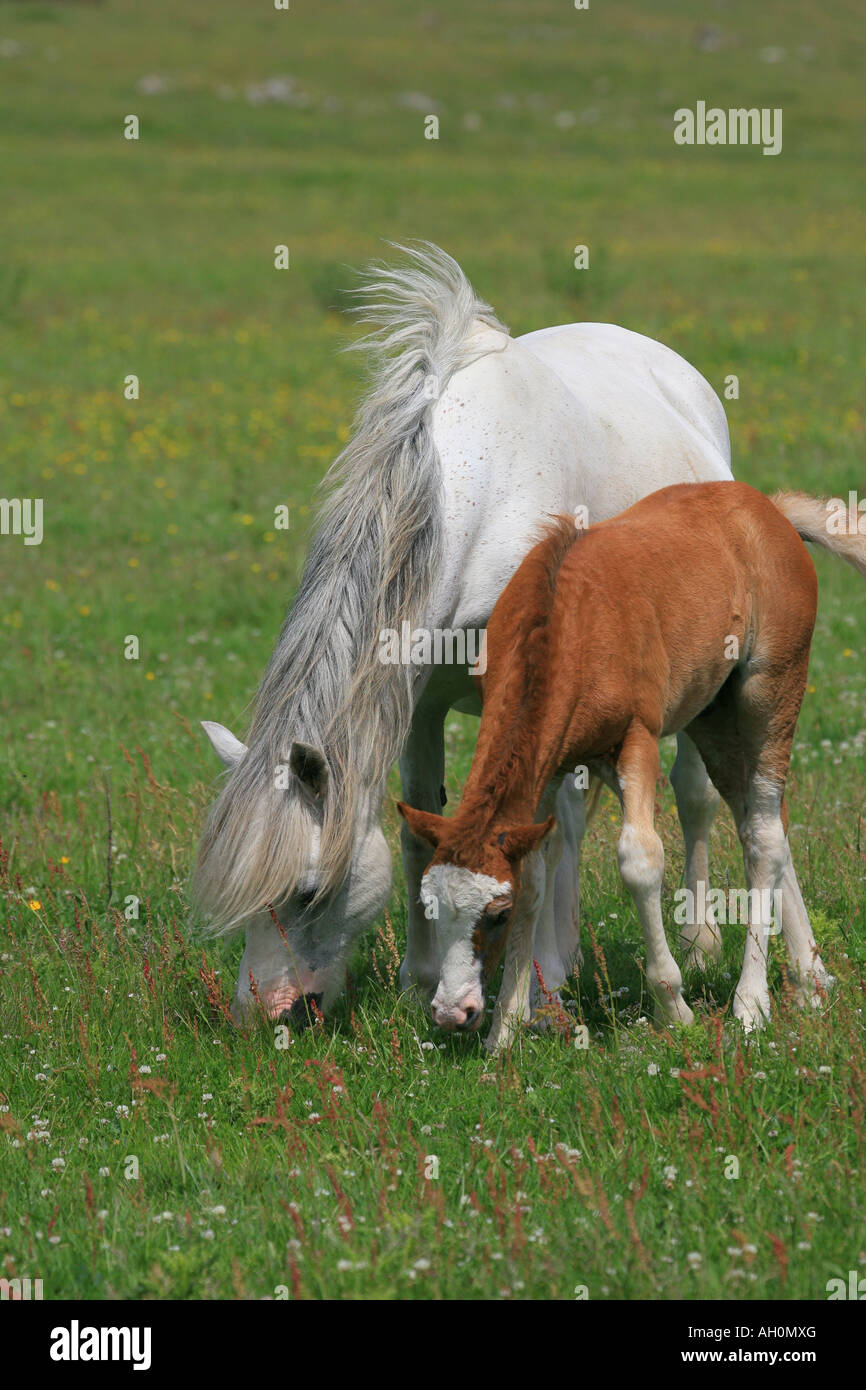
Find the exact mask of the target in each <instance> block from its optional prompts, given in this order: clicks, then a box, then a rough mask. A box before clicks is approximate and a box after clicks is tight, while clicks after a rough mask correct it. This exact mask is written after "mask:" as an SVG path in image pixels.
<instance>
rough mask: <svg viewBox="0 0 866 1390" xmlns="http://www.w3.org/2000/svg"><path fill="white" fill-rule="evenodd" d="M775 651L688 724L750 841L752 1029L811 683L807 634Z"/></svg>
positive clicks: (763, 983) (737, 1007) (758, 1021)
mask: <svg viewBox="0 0 866 1390" xmlns="http://www.w3.org/2000/svg"><path fill="white" fill-rule="evenodd" d="M810 631H811V629H810ZM774 655H775V653H773V651H772V648H771V647H770V644H769V641H768V642H767V646H766V648H765V650H764V651H763V652H761V653H759V654H753V656H752V658H751V659H750V661H749V663H748V664H747V665H745V666H743V667H741V668H738V669H737V670H735V671H734V673H733V674H732V675H731V678H730V679H729V681H728V682H727V684H726V685H725V686H723V687H722V689H721V690H720V691H719V693H718V695H717V697H716V699H715V700H714V701H713V703H712V705H711V706H709V708H708V709H706V710H704V711H703V712H702V713H701V714H699V715H698V717H697V719H695V720H693V722H692V723H691V724H690V725H689V728H688V732H689V734H690V735H691V737H692V738H693V739H694V741H695V744H696V745H697V748H698V751H699V752H700V754H701V757H702V758H703V760H704V763H705V764H706V767H707V771H708V772H709V774H710V776H711V777H712V779H713V781H714V783H715V785H716V786H717V787H718V789H719V791H720V792H721V794H722V796H723V797H724V798H725V800H726V801H727V803H728V805H729V806H730V808H731V811H732V813H733V816H734V821H735V823H736V826H737V831H738V833H739V836H740V843H741V844H742V847H743V864H744V867H745V871H746V884H747V887H748V890H749V892H748V903H749V910H748V918H749V920H748V928H747V932H746V949H745V957H744V960H743V969H742V973H741V975H740V979H739V983H738V984H737V989H736V992H735V996H734V1006H733V1011H734V1016H735V1017H736V1018H739V1019H740V1020H741V1022H742V1024H743V1026H744V1028H745V1029H746V1031H747V1032H749V1031H750V1030H751V1029H753V1028H757V1027H760V1026H761V1025H762V1024H763V1023H764V1021H765V1019H767V1018H769V1016H770V996H769V991H768V989H767V951H768V947H769V937H770V935H771V933H772V931H773V904H774V896H773V895H774V893H775V892H776V890H777V889H778V888H779V887H780V886H781V885H782V880H783V877H784V874H785V870H786V867H787V865H788V864H789V863H790V851H789V849H788V841H787V836H786V833H785V818H784V817H785V813H784V790H785V779H786V777H787V774H788V764H789V762H790V758H791V744H792V743H793V739H794V729H795V726H796V721H797V715H798V713H799V709H800V702H801V700H802V698H803V690H804V689H805V685H806V670H807V666H808V660H809V652H808V640H806V641H805V642H804V643H802V644H801V645H800V646H799V648H794V649H790V648H786V649H785V650H784V651H783V652H782V653H781V655H780V656H779V657H777V658H776V659H775V660H774V659H773V658H774ZM791 873H792V874H793V869H792V870H791ZM795 881H796V880H795ZM798 891H799V890H798Z"/></svg>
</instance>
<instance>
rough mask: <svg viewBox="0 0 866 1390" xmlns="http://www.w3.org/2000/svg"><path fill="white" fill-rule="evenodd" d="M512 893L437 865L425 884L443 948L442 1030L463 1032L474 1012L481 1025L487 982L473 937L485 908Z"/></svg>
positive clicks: (438, 1011)
mask: <svg viewBox="0 0 866 1390" xmlns="http://www.w3.org/2000/svg"><path fill="white" fill-rule="evenodd" d="M511 892H512V885H511V884H510V883H500V881H499V880H498V879H495V878H491V877H490V875H489V874H476V873H473V872H472V870H471V869H461V868H459V867H458V866H457V865H456V864H434V865H433V866H432V867H431V868H430V869H428V870H427V872H426V874H425V875H424V877H423V879H422V880H421V901H422V902H423V903H430V902H432V903H434V904H435V907H436V912H437V914H438V915H437V916H436V917H435V918H434V920H435V922H436V940H437V944H438V947H439V962H440V963H439V986H438V988H437V990H436V994H435V996H434V998H433V1006H432V1007H433V1019H434V1022H436V1023H438V1024H439V1026H440V1028H448V1029H453V1028H460V1027H462V1026H463V1025H464V1024H465V1023H466V1020H467V1017H468V1016H469V1014H470V1011H474V1012H475V1013H476V1014H477V1016H478V1021H479V1022H480V1020H481V1013H482V1010H483V1008H484V980H483V978H482V973H481V961H480V960H479V959H478V957H477V956H476V954H475V948H474V946H473V944H472V934H473V932H474V931H475V928H476V926H477V924H478V921H479V919H480V917H481V916H482V914H483V912H484V909H485V907H486V906H487V904H488V903H489V902H492V901H493V900H494V898H503V897H505V896H506V895H508V894H510V893H511Z"/></svg>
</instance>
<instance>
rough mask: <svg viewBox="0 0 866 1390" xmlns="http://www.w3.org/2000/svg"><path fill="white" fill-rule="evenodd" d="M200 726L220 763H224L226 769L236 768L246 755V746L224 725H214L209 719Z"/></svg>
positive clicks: (204, 720)
mask: <svg viewBox="0 0 866 1390" xmlns="http://www.w3.org/2000/svg"><path fill="white" fill-rule="evenodd" d="M201 726H202V728H203V729H204V731H205V733H206V734H207V736H208V738H209V739H210V741H211V746H212V747H213V750H214V752H215V753H216V755H217V757H218V758H219V760H220V762H221V763H225V765H226V767H236V766H237V764H238V763H239V762H240V760H241V758H242V757H243V756H244V753H246V751H247V745H246V744H245V743H241V741H240V739H239V738H235V736H234V734H233V733H232V731H231V729H227V728H226V727H225V725H224V724H215V723H214V722H213V720H211V719H203V720H202V721H201Z"/></svg>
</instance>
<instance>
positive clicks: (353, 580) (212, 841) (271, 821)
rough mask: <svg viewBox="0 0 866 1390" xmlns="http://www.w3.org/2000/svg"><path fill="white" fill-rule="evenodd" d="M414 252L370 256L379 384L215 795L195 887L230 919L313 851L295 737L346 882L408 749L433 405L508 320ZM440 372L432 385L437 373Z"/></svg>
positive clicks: (426, 557)
mask: <svg viewBox="0 0 866 1390" xmlns="http://www.w3.org/2000/svg"><path fill="white" fill-rule="evenodd" d="M397 249H399V250H401V251H403V252H405V253H406V254H407V255H408V257H409V265H408V266H407V267H405V268H402V269H395V268H393V267H388V266H385V265H375V266H372V267H371V268H370V269H369V270H368V272H367V274H366V278H365V280H364V281H363V283H362V284H361V287H360V289H359V290H358V291H356V293H357V294H358V295H359V296H360V297H361V307H360V308H359V309H358V310H357V316H358V318H359V319H360V320H361V321H362V322H365V323H370V324H373V325H374V326H375V331H374V332H373V333H371V334H370V335H368V336H367V337H366V338H364V339H362V340H361V342H360V343H357V344H354V345H353V346H354V347H361V348H363V349H365V350H366V352H367V353H368V355H369V357H370V360H371V365H372V372H371V384H370V388H369V390H368V393H367V395H366V397H365V398H364V400H363V401H362V402H361V405H360V408H359V410H358V414H357V416H356V420H355V428H354V433H353V436H352V438H351V440H350V442H349V443H348V444H347V446H346V448H345V449H344V450H343V452H342V453H341V454H340V456H339V457H338V458H337V459H336V460H335V462H334V464H333V465H332V467H331V469H330V470H329V472H328V474H327V475H326V477H325V479H324V482H323V485H322V488H323V494H324V500H323V505H322V510H321V515H320V521H319V526H318V529H317V531H316V533H315V535H314V537H313V540H312V543H311V545H310V550H309V554H308V556H307V561H306V564H305V566H304V571H303V575H302V578H301V583H300V587H299V589H298V593H297V596H296V598H295V601H294V604H293V605H292V608H291V610H290V611H289V614H288V616H287V618H286V620H285V623H284V625H283V629H282V631H281V633H280V636H279V639H278V641H277V644H276V647H275V649H274V652H273V655H272V656H271V660H270V663H269V665H268V668H267V670H266V672H265V675H264V677H263V679H262V682H261V685H260V686H259V690H258V693H257V695H256V698H255V703H254V710H253V718H252V726H251V729H250V733H249V737H248V745H249V747H248V751H247V753H246V754H245V756H244V757H243V758H242V760H241V761H240V763H239V764H238V765H237V766H236V768H235V769H234V771H233V773H232V775H231V777H230V778H229V780H228V782H227V783H226V784H225V786H224V788H223V790H222V792H221V794H220V796H219V797H218V799H217V801H216V803H215V804H214V806H213V807H212V809H211V812H210V816H209V818H208V821H207V825H206V827H205V830H204V834H203V837H202V841H201V846H200V850H199V859H198V865H197V869H196V875H195V880H194V894H195V897H196V899H197V901H198V903H199V904H200V905H201V906H202V907H203V908H204V909H205V910H206V912H207V913H208V916H209V928H210V930H212V931H226V930H229V929H231V928H232V927H233V926H236V925H238V924H239V923H240V922H241V921H242V920H243V919H244V918H245V917H248V916H250V915H251V914H252V913H254V912H256V911H259V910H262V909H263V908H265V907H266V906H267V905H268V904H269V903H272V902H277V901H278V900H280V899H282V898H283V897H284V896H285V895H286V894H287V893H288V892H291V891H292V890H293V889H294V887H295V886H296V885H297V881H298V878H299V875H300V873H301V872H302V871H303V870H304V869H305V867H306V865H307V862H308V857H309V840H310V829H311V825H310V807H309V803H308V802H307V801H306V800H305V798H304V794H303V792H302V790H301V788H300V787H299V785H298V784H297V783H296V781H295V779H294V778H291V779H289V786H288V789H276V788H275V786H274V773H275V769H276V768H277V767H278V766H279V765H282V764H285V763H287V762H288V758H289V752H290V748H291V744H292V742H293V741H298V742H303V743H309V744H311V745H313V746H314V747H316V748H318V749H319V750H320V751H321V752H322V753H323V754H324V757H325V760H326V763H327V767H328V777H329V783H328V794H327V796H326V798H325V803H324V807H323V810H322V813H321V814H322V825H321V836H320V841H319V862H318V879H319V885H320V889H319V891H320V892H321V893H322V894H324V893H327V892H329V891H331V890H333V889H335V888H337V887H338V886H339V885H340V883H342V882H343V880H344V878H345V876H346V873H347V871H348V867H349V863H350V861H351V856H352V848H353V842H354V835H355V830H356V816H357V814H358V813H359V810H360V809H361V803H362V802H363V799H364V797H365V795H366V794H367V793H368V792H370V791H373V792H375V789H376V788H377V786H379V785H380V784H381V783H382V782H383V781H384V779H385V777H386V776H387V774H388V772H389V770H390V768H391V766H392V764H393V763H394V761H395V759H396V758H397V756H398V754H399V753H400V751H401V748H402V746H403V744H404V742H405V740H406V737H407V734H408V732H409V727H410V724H411V720H412V713H413V707H414V701H413V690H414V679H415V675H416V672H415V670H414V668H413V667H411V666H405V667H404V666H396V665H386V664H383V663H382V662H381V661H380V660H379V659H378V654H379V633H380V632H381V631H382V629H383V628H393V629H396V630H398V631H399V630H400V627H401V624H402V622H404V621H409V622H410V623H413V624H414V623H417V622H419V621H421V619H422V616H423V613H424V610H425V605H426V603H427V601H428V599H429V596H430V592H431V588H432V585H433V582H434V580H435V577H436V574H437V567H438V564H439V559H440V556H441V554H442V551H443V518H442V506H441V490H442V476H441V468H440V463H439V457H438V454H437V451H436V446H435V443H434V439H433V429H432V419H431V415H432V408H433V404H434V403H435V399H436V397H437V396H438V395H439V394H441V392H442V390H443V389H444V387H445V386H446V384H447V382H448V381H449V379H450V378H451V377H452V376H453V375H454V373H455V372H457V371H459V370H460V369H461V368H463V367H465V366H467V365H469V363H470V362H471V361H473V360H474V359H475V358H476V357H478V356H481V355H483V353H484V352H487V351H490V345H489V343H488V344H486V345H484V346H483V347H479V346H478V345H477V344H475V345H473V344H472V343H470V341H469V339H470V337H471V334H472V331H473V327H474V325H475V324H476V323H477V321H479V320H480V321H481V322H482V323H484V324H487V325H488V326H489V327H491V328H494V329H497V330H499V331H500V332H502V333H504V332H506V331H507V330H505V329H504V328H503V326H502V324H500V323H499V321H498V320H497V318H496V316H495V315H494V313H493V310H492V309H491V308H490V306H489V305H487V304H485V303H484V302H483V301H482V300H480V299H478V297H477V296H476V294H475V292H474V290H473V289H472V286H471V285H470V283H469V281H468V280H467V279H466V277H465V275H464V274H463V272H462V270H461V269H460V267H459V265H458V264H457V262H456V261H454V260H452V258H451V257H450V256H448V255H446V253H445V252H444V251H441V250H440V249H439V248H438V247H435V246H433V245H431V244H430V243H421V244H419V245H417V246H414V247H398V248H397ZM431 384H432V389H431Z"/></svg>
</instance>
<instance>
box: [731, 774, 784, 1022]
mask: <svg viewBox="0 0 866 1390" xmlns="http://www.w3.org/2000/svg"><path fill="white" fill-rule="evenodd" d="M782 801H783V791H782V787H781V786H780V785H779V784H778V782H777V781H776V780H775V778H770V777H767V776H764V775H762V774H761V773H760V772H755V773H753V774H752V775H751V777H750V778H749V781H748V785H747V788H746V797H745V805H744V806H743V808H742V813H741V818H740V817H737V829H738V831H739V834H740V842H741V844H742V846H743V865H744V867H745V870H746V884H747V886H748V889H749V925H748V930H747V932H746V950H745V955H744V957H743V969H742V972H741V974H740V979H739V982H738V984H737V989H736V993H735V995H734V1017H735V1018H738V1019H739V1020H740V1022H741V1023H742V1025H743V1027H744V1028H745V1030H746V1032H747V1033H749V1032H751V1030H752V1029H753V1028H760V1027H763V1024H764V1022H765V1020H766V1019H768V1018H769V1017H770V992H769V990H768V988H767V952H768V949H769V945H770V937H771V935H772V934H773V930H774V927H773V905H774V896H773V895H774V894H775V892H776V890H777V888H778V887H779V885H780V883H781V879H782V873H783V870H784V867H785V860H786V857H787V856H788V842H787V839H786V837H785V827H784V824H783V822H782ZM731 809H732V810H734V809H735V808H734V807H733V806H732V808H731ZM735 815H736V811H735Z"/></svg>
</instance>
